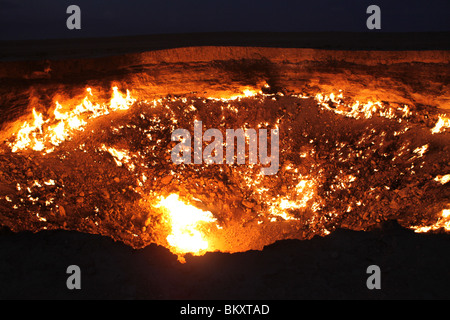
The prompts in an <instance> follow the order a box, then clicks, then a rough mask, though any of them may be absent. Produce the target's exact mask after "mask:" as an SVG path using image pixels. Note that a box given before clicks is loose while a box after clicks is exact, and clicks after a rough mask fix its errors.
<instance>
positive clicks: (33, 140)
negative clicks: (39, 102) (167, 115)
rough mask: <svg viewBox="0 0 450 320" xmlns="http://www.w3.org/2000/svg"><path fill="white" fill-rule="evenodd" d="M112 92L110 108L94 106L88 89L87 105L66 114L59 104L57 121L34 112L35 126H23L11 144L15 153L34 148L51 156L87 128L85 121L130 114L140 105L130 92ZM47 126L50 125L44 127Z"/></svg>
mask: <svg viewBox="0 0 450 320" xmlns="http://www.w3.org/2000/svg"><path fill="white" fill-rule="evenodd" d="M112 90H113V93H112V97H111V100H110V103H109V105H107V104H99V103H93V102H91V100H90V98H92V90H91V88H87V89H86V91H87V93H88V95H87V96H86V97H85V98H84V99H83V102H82V103H80V104H79V105H77V106H76V107H75V108H73V109H72V110H70V111H67V112H63V111H62V110H63V109H64V108H63V106H62V105H61V104H60V103H59V102H56V108H55V110H54V111H53V117H50V118H48V119H46V120H45V121H44V119H43V115H42V114H41V113H38V112H36V110H35V109H33V117H34V121H33V124H32V125H31V124H29V123H28V122H24V123H23V125H22V127H21V129H20V130H19V131H18V132H17V135H16V139H15V141H14V142H13V143H10V147H11V150H12V152H17V151H19V150H25V149H29V148H31V149H33V150H35V151H45V152H46V153H50V152H52V151H53V148H54V147H55V146H58V145H60V144H61V143H62V142H64V141H65V140H67V139H69V138H70V136H71V131H72V130H83V127H84V126H85V125H86V124H87V122H86V121H85V120H84V119H86V120H87V119H93V118H97V117H99V116H102V115H106V114H109V113H110V112H112V111H117V110H127V109H129V108H130V107H131V106H132V105H133V103H134V102H135V101H136V99H134V98H132V97H131V96H130V92H129V91H128V90H127V94H126V96H124V95H122V94H121V93H120V92H119V90H118V88H117V87H113V88H112ZM83 118H84V119H83ZM47 123H48V124H47ZM45 124H47V125H46V126H44V125H45ZM50 145H51V146H50Z"/></svg>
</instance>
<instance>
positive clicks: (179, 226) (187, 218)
mask: <svg viewBox="0 0 450 320" xmlns="http://www.w3.org/2000/svg"><path fill="white" fill-rule="evenodd" d="M159 206H162V207H164V208H165V209H166V210H167V218H168V223H169V224H170V227H171V230H172V231H171V234H169V235H168V236H167V242H168V243H169V245H170V246H171V247H172V250H173V251H174V253H176V254H179V255H181V257H182V255H184V254H186V253H192V254H200V253H201V252H204V251H206V250H207V249H208V241H207V240H206V239H205V237H204V235H203V233H202V231H201V230H202V228H203V227H205V225H207V224H210V223H213V222H216V219H215V218H214V217H213V215H212V213H211V212H209V211H203V210H200V209H198V208H196V207H194V206H191V205H187V204H185V203H184V202H183V201H181V200H179V198H178V195H176V194H171V195H170V196H168V197H167V198H164V197H163V198H162V199H161V201H160V202H159V204H158V207H159Z"/></svg>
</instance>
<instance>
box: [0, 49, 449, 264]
mask: <svg viewBox="0 0 450 320" xmlns="http://www.w3.org/2000/svg"><path fill="white" fill-rule="evenodd" d="M449 58H450V55H449V53H448V52H447V51H420V52H419V51H397V52H390V51H385V52H376V51H326V50H313V49H276V48H245V47H233V48H231V47H194V48H181V49H171V50H161V51H153V52H145V53H140V54H128V55H123V56H117V57H103V58H97V59H78V60H64V61H61V60H54V61H27V62H5V63H1V64H0V81H1V83H2V86H1V90H2V92H1V98H0V99H1V100H0V103H1V106H2V110H1V112H2V119H4V120H3V123H2V131H1V135H2V141H3V143H2V145H1V148H0V162H1V164H2V169H1V172H0V174H1V182H0V223H1V225H3V226H7V227H9V228H10V229H12V230H14V231H23V230H31V231H39V230H44V229H45V230H50V229H67V230H77V231H81V232H88V233H95V234H102V235H107V236H110V237H112V238H113V239H115V240H119V241H123V242H125V243H126V244H129V245H131V246H133V247H135V248H140V247H144V246H146V245H148V244H150V243H157V244H160V245H163V246H166V247H168V248H169V249H170V250H171V251H172V252H173V253H175V254H177V255H178V256H179V258H180V260H183V256H184V254H186V253H193V254H203V253H204V252H206V251H216V250H217V251H224V252H238V251H246V250H250V249H262V248H263V247H264V246H265V245H268V244H270V243H273V242H274V241H276V240H281V239H288V238H296V239H308V238H311V237H313V236H314V235H327V234H329V233H330V232H332V231H333V230H334V229H336V228H338V227H344V228H350V229H353V230H368V229H370V228H371V227H373V226H374V225H375V224H378V223H380V222H381V221H385V220H390V219H395V220H397V221H399V223H400V224H402V225H403V226H405V227H408V228H411V229H414V230H416V231H418V232H430V231H436V230H442V229H443V230H446V231H447V230H448V229H449V223H450V201H449V196H450V192H449V188H448V182H449V180H450V153H449V146H450V143H449V142H450V141H449V140H450V135H449V130H450V129H449V128H450V120H449V118H450V116H449V113H448V109H449V108H450V105H449V92H450V91H449V89H450V88H449V83H450V81H449V80H450V79H449V74H450V72H449V71H450V70H449ZM196 121H202V123H203V130H202V134H201V136H204V133H205V130H206V129H208V128H215V129H216V130H218V131H217V132H219V133H221V134H222V136H223V137H225V136H226V132H227V129H239V128H242V129H244V130H245V132H248V130H250V129H256V130H261V129H267V131H268V132H270V130H277V132H278V134H279V145H278V148H277V150H276V151H277V160H278V170H277V172H276V174H274V175H264V174H262V173H261V172H262V171H261V169H262V168H264V167H266V166H267V163H258V162H257V163H251V162H250V161H249V160H250V157H251V152H250V147H249V148H248V149H247V148H246V149H245V152H244V158H243V160H244V161H243V163H241V164H239V163H238V161H237V160H238V159H237V153H238V152H239V149H238V148H237V147H236V150H235V148H234V145H233V151H236V152H237V153H236V154H235V157H234V158H232V160H236V161H233V162H231V163H230V162H227V161H225V158H223V154H222V158H223V161H222V162H220V161H217V162H215V163H208V162H201V163H196V162H193V163H175V162H174V161H172V160H173V158H172V156H171V152H172V151H173V150H174V148H175V147H176V146H177V144H178V143H179V142H177V141H174V139H173V136H172V134H173V132H174V131H175V130H177V129H180V128H183V129H185V130H186V131H188V132H190V133H191V135H192V137H194V136H195V134H194V131H195V123H196ZM247 138H248V136H247ZM216 139H217V137H216ZM214 141H216V140H214ZM271 142H272V143H273V141H272V139H270V140H269V141H268V143H271ZM191 143H192V144H191ZM211 144H212V142H208V141H206V139H204V140H203V141H201V146H200V147H201V148H200V152H201V150H205V147H208V145H211ZM221 144H223V145H224V149H223V150H226V146H225V145H226V143H223V141H222V143H221ZM189 145H192V146H193V148H190V149H189V155H190V156H191V155H192V157H193V158H194V157H195V152H196V151H195V137H194V141H190V143H189ZM266 146H267V145H266ZM216 147H217V148H214V150H215V151H218V150H220V148H218V145H216ZM258 148H259V149H260V148H261V144H260V145H259V146H258ZM209 150H210V149H209ZM269 150H270V148H269ZM191 151H192V154H191ZM259 151H260V150H259ZM212 155H213V154H211V156H212ZM215 155H217V154H215ZM272 156H273V150H272ZM219 158H220V157H219ZM219 158H218V159H219Z"/></svg>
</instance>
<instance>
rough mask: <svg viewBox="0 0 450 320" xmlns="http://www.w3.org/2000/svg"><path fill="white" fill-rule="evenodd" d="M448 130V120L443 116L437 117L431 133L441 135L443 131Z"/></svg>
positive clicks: (449, 123)
mask: <svg viewBox="0 0 450 320" xmlns="http://www.w3.org/2000/svg"><path fill="white" fill-rule="evenodd" d="M448 128H450V118H446V117H445V116H444V115H440V116H439V120H438V121H437V122H436V125H435V126H434V127H433V129H431V133H432V134H435V133H442V132H444V131H445V129H448Z"/></svg>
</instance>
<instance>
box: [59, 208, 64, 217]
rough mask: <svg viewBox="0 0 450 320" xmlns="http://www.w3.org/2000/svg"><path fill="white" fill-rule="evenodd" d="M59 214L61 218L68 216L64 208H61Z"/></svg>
mask: <svg viewBox="0 0 450 320" xmlns="http://www.w3.org/2000/svg"><path fill="white" fill-rule="evenodd" d="M59 214H60V216H61V217H65V216H66V210H65V209H64V207H63V206H59Z"/></svg>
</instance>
